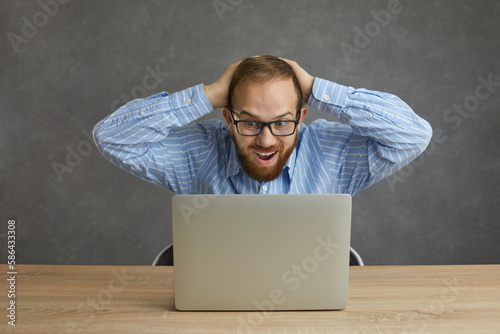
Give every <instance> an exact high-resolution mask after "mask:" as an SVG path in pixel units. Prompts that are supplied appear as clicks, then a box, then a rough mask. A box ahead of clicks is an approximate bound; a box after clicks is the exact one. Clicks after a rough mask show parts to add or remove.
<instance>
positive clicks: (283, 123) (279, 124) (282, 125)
mask: <svg viewBox="0 0 500 334" xmlns="http://www.w3.org/2000/svg"><path fill="white" fill-rule="evenodd" d="M274 125H275V126H276V128H286V127H287V126H288V121H277V122H276V123H274Z"/></svg>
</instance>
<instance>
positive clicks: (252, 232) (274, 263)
mask: <svg viewBox="0 0 500 334" xmlns="http://www.w3.org/2000/svg"><path fill="white" fill-rule="evenodd" d="M172 212H173V216H172V228H173V244H174V280H175V281H174V286H175V307H176V308H177V309H178V310H185V311H187V310H203V311H208V310H219V311H222V310H226V311H230V310H255V311H272V310H333V309H344V308H345V307H346V306H347V293H348V284H349V245H350V233H351V197H350V196H349V195H176V196H174V197H173V199H172Z"/></svg>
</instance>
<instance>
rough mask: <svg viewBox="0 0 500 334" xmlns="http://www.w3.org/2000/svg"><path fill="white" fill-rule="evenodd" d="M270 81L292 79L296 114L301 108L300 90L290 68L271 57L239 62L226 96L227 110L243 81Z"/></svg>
mask: <svg viewBox="0 0 500 334" xmlns="http://www.w3.org/2000/svg"><path fill="white" fill-rule="evenodd" d="M272 79H283V80H287V79H292V81H293V85H294V86H295V92H296V93H297V112H298V111H299V110H300V108H302V103H303V101H302V90H301V89H300V84H299V80H298V79H297V76H296V75H295V72H294V71H293V69H292V67H291V66H290V65H288V63H287V62H286V61H284V60H283V59H280V58H278V57H275V56H271V55H264V56H256V57H248V58H245V59H243V60H242V61H241V63H240V64H239V65H238V67H237V68H236V70H235V71H234V74H233V79H232V80H231V83H230V84H229V90H228V94H227V99H228V101H227V102H228V106H229V109H233V104H232V97H233V92H234V89H235V88H236V86H237V85H238V84H240V83H242V82H244V81H245V80H253V81H257V82H265V81H269V80H272Z"/></svg>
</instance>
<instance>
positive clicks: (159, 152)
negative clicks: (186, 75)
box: [94, 56, 432, 196]
mask: <svg viewBox="0 0 500 334" xmlns="http://www.w3.org/2000/svg"><path fill="white" fill-rule="evenodd" d="M304 103H307V104H308V105H309V106H312V107H314V108H316V109H318V110H322V111H324V112H326V113H329V114H333V115H335V116H337V117H338V118H339V120H340V122H341V123H338V122H327V121H325V120H316V121H314V122H312V123H311V124H310V125H309V126H307V125H305V124H303V121H304V118H305V117H306V114H307V107H305V106H304ZM217 108H222V113H223V115H224V118H225V121H226V123H227V125H226V124H223V122H221V121H218V120H209V121H206V122H199V123H197V122H194V121H195V120H197V119H198V118H200V117H202V116H203V115H206V114H208V113H210V112H212V111H213V110H215V109H217ZM431 135H432V130H431V127H430V125H429V124H428V123H427V122H426V121H425V120H423V119H422V118H420V117H418V116H417V115H416V114H415V113H414V112H413V111H412V110H411V109H410V107H408V105H406V104H405V103H404V102H403V101H401V100H400V99H399V98H398V97H396V96H394V95H391V94H387V93H381V92H376V91H370V90H366V89H354V88H352V87H346V86H342V85H339V84H336V83H333V82H330V81H327V80H324V79H320V78H315V77H313V76H311V75H309V74H308V73H307V72H306V71H305V70H304V69H302V68H301V67H300V66H299V65H298V64H297V63H296V62H294V61H290V60H286V59H281V58H277V57H273V56H255V57H250V58H246V59H244V60H242V61H240V62H237V63H234V64H232V65H230V66H229V67H228V69H227V70H226V71H225V72H224V74H223V75H222V76H221V77H220V78H219V79H218V80H217V81H216V82H214V83H213V84H211V85H207V86H204V85H202V84H200V85H197V86H194V87H191V88H188V89H186V90H183V91H180V92H177V93H173V94H168V93H166V92H163V93H158V94H155V95H152V96H150V97H148V98H145V99H137V100H134V101H131V102H129V103H127V104H125V105H124V106H122V107H121V108H120V109H118V110H117V111H116V112H114V113H113V114H111V115H109V116H108V117H106V118H105V119H104V120H102V121H101V122H100V123H99V124H97V125H96V127H95V128H94V137H95V140H96V144H97V146H98V148H99V150H100V151H101V152H102V153H103V155H104V156H105V157H106V158H107V159H109V160H110V161H111V162H113V163H114V164H116V165H117V166H119V167H121V168H123V169H124V170H126V171H128V172H130V173H132V174H134V175H136V176H138V177H140V178H142V179H144V180H146V181H149V182H152V183H154V184H157V185H160V186H162V187H164V188H166V189H169V190H171V191H173V192H174V193H179V194H193V193H200V194H277V193H280V194H297V193H302V194H312V193H346V194H350V195H351V196H352V195H354V194H355V193H356V192H358V191H359V190H361V189H364V188H366V187H368V186H370V185H372V184H374V183H375V182H377V181H380V180H381V179H383V178H384V177H387V176H388V175H390V174H392V173H394V172H396V171H397V170H398V169H400V168H402V167H403V166H405V165H406V164H408V163H410V162H411V161H412V160H413V159H414V158H416V157H417V156H418V155H419V154H420V153H422V152H423V151H424V150H425V148H426V147H427V145H428V143H429V141H430V138H431Z"/></svg>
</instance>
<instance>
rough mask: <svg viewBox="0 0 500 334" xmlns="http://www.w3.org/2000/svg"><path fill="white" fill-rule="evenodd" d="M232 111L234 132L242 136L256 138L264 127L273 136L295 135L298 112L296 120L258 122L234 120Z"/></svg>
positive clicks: (298, 117)
mask: <svg viewBox="0 0 500 334" xmlns="http://www.w3.org/2000/svg"><path fill="white" fill-rule="evenodd" d="M233 114H234V110H232V109H231V119H232V120H233V123H234V126H235V127H236V131H238V133H239V134H240V135H242V136H249V137H250V136H258V135H259V134H260V133H261V132H262V129H263V128H264V126H267V127H268V128H269V130H270V131H271V133H272V134H273V135H274V136H278V137H286V136H291V135H293V134H294V133H295V129H296V128H297V124H299V119H300V110H299V111H298V113H297V120H295V121H292V120H281V121H273V122H260V121H250V120H248V121H237V120H235V119H234V115H233Z"/></svg>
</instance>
